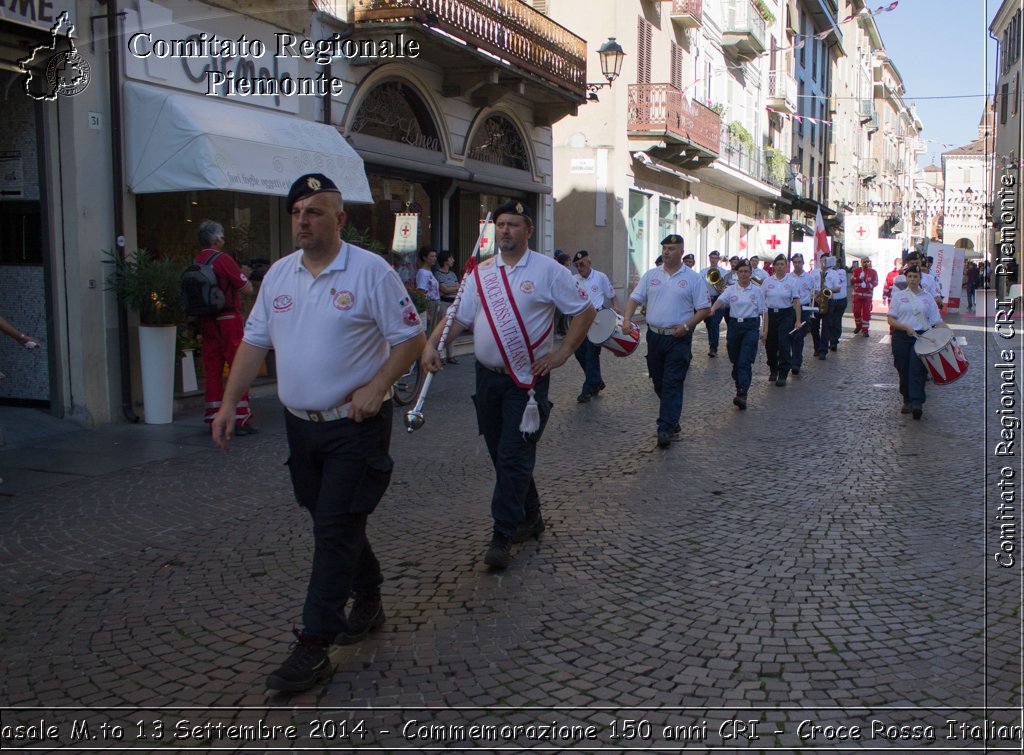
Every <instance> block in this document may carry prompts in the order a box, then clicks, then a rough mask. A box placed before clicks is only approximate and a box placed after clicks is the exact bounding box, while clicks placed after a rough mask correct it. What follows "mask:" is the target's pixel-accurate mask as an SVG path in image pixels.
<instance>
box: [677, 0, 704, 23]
mask: <svg viewBox="0 0 1024 755" xmlns="http://www.w3.org/2000/svg"><path fill="white" fill-rule="evenodd" d="M668 14H669V17H670V18H671V19H672V23H674V24H675V25H676V26H678V27H679V28H680V29H693V28H696V27H698V26H703V25H704V0H672V9H671V10H670V11H669V12H668Z"/></svg>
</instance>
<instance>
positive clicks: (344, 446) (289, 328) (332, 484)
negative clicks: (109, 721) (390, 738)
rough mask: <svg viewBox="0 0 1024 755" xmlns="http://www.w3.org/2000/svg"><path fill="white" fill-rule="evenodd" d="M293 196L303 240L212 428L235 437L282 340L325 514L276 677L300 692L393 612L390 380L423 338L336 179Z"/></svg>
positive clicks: (316, 520)
mask: <svg viewBox="0 0 1024 755" xmlns="http://www.w3.org/2000/svg"><path fill="white" fill-rule="evenodd" d="M286 207H287V209H288V212H289V214H290V215H291V217H292V233H293V234H294V236H295V242H296V244H297V245H298V247H299V249H298V251H296V252H294V253H292V254H290V255H288V256H287V257H284V258H282V259H280V260H278V261H277V262H276V263H274V265H273V266H272V267H271V268H270V270H269V271H267V274H266V276H265V277H264V279H263V283H262V285H261V287H260V292H259V296H258V298H257V300H256V304H255V305H254V306H253V310H252V313H251V314H250V315H249V319H248V321H247V322H246V326H245V336H244V339H243V341H242V344H241V346H239V349H238V353H237V354H236V356H235V362H234V365H233V367H232V370H231V376H230V378H229V379H228V385H227V388H226V389H225V392H224V400H223V402H222V405H221V409H220V411H219V412H218V413H217V416H216V417H215V418H214V421H213V439H214V442H216V443H217V445H219V446H220V447H221V448H223V449H225V450H227V448H228V444H229V441H230V439H231V436H232V435H233V429H234V413H235V404H237V402H238V400H239V399H240V397H241V396H242V393H243V392H244V391H245V390H246V389H247V388H248V386H249V385H250V384H251V383H252V381H253V379H254V378H255V377H256V374H257V372H258V371H259V368H260V365H261V364H262V363H263V359H264V357H265V356H266V354H267V352H268V351H269V350H270V349H274V350H275V351H276V353H277V369H278V383H277V392H278V397H279V398H280V399H281V403H282V404H284V406H285V408H286V411H285V428H286V431H287V435H288V448H289V451H290V456H289V459H288V468H289V471H290V473H291V478H292V488H293V490H294V492H295V497H296V499H297V500H298V502H299V504H300V505H301V506H302V507H304V508H305V509H307V510H308V511H309V513H310V515H311V516H312V519H313V540H314V550H313V564H312V569H311V573H310V578H309V585H308V588H307V592H306V602H305V606H304V607H303V611H302V621H303V629H302V631H301V632H296V635H297V637H298V642H297V643H296V644H295V646H294V649H293V651H292V653H291V655H290V656H289V657H288V659H287V660H286V661H285V662H284V663H283V664H282V665H281V667H280V668H278V669H277V670H276V671H275V672H274V673H272V674H271V675H270V676H269V677H268V678H267V687H268V688H270V689H274V690H282V691H286V692H298V691H301V690H305V689H309V688H310V687H312V686H313V685H315V684H316V683H317V682H318V681H320V680H322V679H326V678H327V677H329V676H330V675H331V674H332V673H333V672H334V668H333V666H332V664H331V661H330V658H329V656H328V653H327V651H328V648H329V646H330V645H331V644H332V643H338V644H343V645H344V644H350V643H353V642H358V641H359V640H361V639H363V637H365V636H366V635H367V634H368V633H369V632H372V631H374V630H376V629H379V628H380V626H381V625H382V624H383V623H384V610H383V607H382V605H381V600H380V585H381V583H382V582H383V576H382V575H381V569H380V564H379V563H378V562H377V559H376V557H375V556H374V555H373V550H372V549H371V547H370V543H369V541H368V540H367V538H366V522H367V519H368V517H369V515H370V513H371V512H372V511H373V510H374V508H375V507H376V506H377V504H378V503H379V502H380V500H381V498H382V497H383V495H384V492H385V490H387V487H388V483H389V482H390V480H391V469H392V461H391V457H390V456H389V454H388V451H389V448H390V442H391V401H390V397H391V386H392V385H393V384H394V382H395V380H397V379H398V378H399V377H400V376H401V375H402V374H403V373H404V372H405V371H406V370H407V369H408V368H409V365H411V364H412V363H413V361H415V359H416V356H417V355H418V354H419V352H420V350H421V349H422V347H423V340H424V338H423V333H422V328H421V325H420V319H419V316H418V315H417V314H416V308H415V307H414V306H413V304H412V301H411V300H410V298H409V294H408V292H407V291H406V290H405V287H404V286H403V285H402V282H401V281H400V280H399V278H398V275H397V274H396V273H395V271H394V270H392V269H391V268H390V266H389V265H388V264H387V262H385V261H384V258H383V257H380V256H379V255H376V254H374V253H373V252H369V251H367V250H365V249H360V248H359V247H357V246H353V245H352V244H348V243H346V242H343V241H342V240H341V237H340V232H341V228H342V226H343V225H344V223H345V210H344V206H343V204H342V197H341V192H340V191H339V189H338V187H337V186H336V185H335V184H334V182H333V181H331V179H329V178H328V177H327V176H325V175H323V174H320V173H311V174H308V175H305V176H302V177H300V178H299V179H298V180H297V181H296V182H295V183H294V184H293V185H292V187H291V190H290V191H289V192H288V198H287V201H286ZM350 597H351V598H352V608H351V611H350V612H349V613H348V616H347V617H346V615H345V604H346V603H347V602H348V600H349V598H350Z"/></svg>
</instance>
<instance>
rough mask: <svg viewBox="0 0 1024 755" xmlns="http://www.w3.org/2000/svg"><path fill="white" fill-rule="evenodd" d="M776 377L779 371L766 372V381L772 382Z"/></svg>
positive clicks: (777, 377)
mask: <svg viewBox="0 0 1024 755" xmlns="http://www.w3.org/2000/svg"><path fill="white" fill-rule="evenodd" d="M778 379H779V373H777V372H769V373H768V382H769V383H774V382H775V381H776V380H778Z"/></svg>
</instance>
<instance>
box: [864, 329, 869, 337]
mask: <svg viewBox="0 0 1024 755" xmlns="http://www.w3.org/2000/svg"><path fill="white" fill-rule="evenodd" d="M864 337H865V338H871V336H869V335H868V332H867V331H866V330H865V331H864Z"/></svg>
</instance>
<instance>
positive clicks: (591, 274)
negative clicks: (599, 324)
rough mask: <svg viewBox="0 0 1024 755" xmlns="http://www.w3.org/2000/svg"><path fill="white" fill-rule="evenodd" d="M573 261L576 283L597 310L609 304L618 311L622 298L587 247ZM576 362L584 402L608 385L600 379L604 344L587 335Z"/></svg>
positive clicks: (582, 402)
mask: <svg viewBox="0 0 1024 755" xmlns="http://www.w3.org/2000/svg"><path fill="white" fill-rule="evenodd" d="M572 264H573V267H575V268H576V275H575V279H576V285H577V286H579V288H580V289H581V290H583V291H586V292H587V296H588V297H589V298H590V303H591V304H593V305H594V309H596V310H598V311H600V310H602V309H606V308H608V307H610V308H611V309H613V310H614V311H615V312H616V313H618V312H619V300H618V298H616V296H615V289H614V288H612V282H611V281H610V280H608V276H607V275H605V274H604V273H602V272H601V271H600V270H595V269H594V265H593V263H592V262H591V261H590V253H589V252H588V251H587V250H586V249H581V250H580V251H578V252H576V254H575V255H573V258H572ZM576 361H577V362H579V363H580V367H582V368H583V388H582V389H581V390H580V395H579V396H577V397H576V400H577V401H578V402H579V403H581V404H585V403H587V402H588V401H590V399H591V398H593V397H594V396H596V395H597V394H598V392H600V391H603V390H604V388H605V385H604V380H602V379H601V345H600V344H597V343H593V342H592V341H591V340H590V339H589V338H584V339H583V343H581V344H580V345H579V348H578V349H576Z"/></svg>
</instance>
